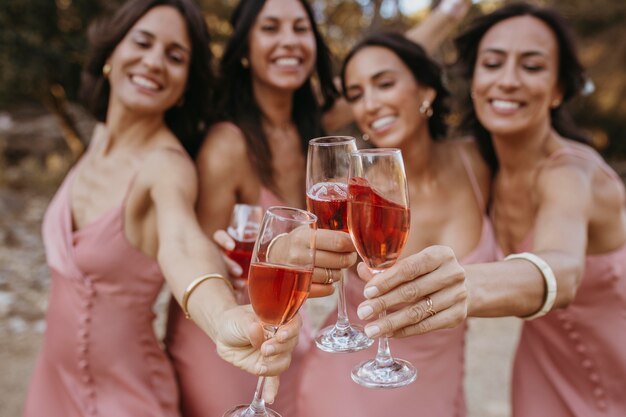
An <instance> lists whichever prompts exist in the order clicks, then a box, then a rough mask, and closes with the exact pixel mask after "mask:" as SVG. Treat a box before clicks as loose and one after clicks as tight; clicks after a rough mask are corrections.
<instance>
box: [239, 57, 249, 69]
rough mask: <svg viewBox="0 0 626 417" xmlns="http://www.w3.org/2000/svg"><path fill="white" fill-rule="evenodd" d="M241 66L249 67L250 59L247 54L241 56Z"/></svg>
mask: <svg viewBox="0 0 626 417" xmlns="http://www.w3.org/2000/svg"><path fill="white" fill-rule="evenodd" d="M241 66H242V67H244V68H248V67H249V66H250V61H248V58H246V57H245V56H242V57H241Z"/></svg>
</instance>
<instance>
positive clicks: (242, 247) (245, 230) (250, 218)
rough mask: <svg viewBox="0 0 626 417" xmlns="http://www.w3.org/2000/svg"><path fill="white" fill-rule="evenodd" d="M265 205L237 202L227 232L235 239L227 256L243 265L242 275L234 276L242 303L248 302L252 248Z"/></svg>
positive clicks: (234, 283) (234, 284)
mask: <svg viewBox="0 0 626 417" xmlns="http://www.w3.org/2000/svg"><path fill="white" fill-rule="evenodd" d="M262 219H263V207H261V206H255V205H250V204H235V206H234V207H233V213H232V215H231V220H230V225H229V226H228V229H227V230H226V232H227V233H228V235H229V236H230V237H231V238H232V239H233V240H234V242H235V247H234V248H233V249H226V250H225V251H224V252H225V253H226V256H228V257H229V258H230V259H232V260H233V261H235V262H236V263H237V264H239V266H240V267H241V271H242V273H241V276H240V277H236V278H233V279H232V281H233V286H234V287H235V289H236V294H237V301H238V302H239V303H240V304H244V303H247V302H248V288H247V284H248V271H249V270H250V261H251V259H252V249H254V242H255V241H256V237H257V235H258V233H259V227H260V226H261V220H262Z"/></svg>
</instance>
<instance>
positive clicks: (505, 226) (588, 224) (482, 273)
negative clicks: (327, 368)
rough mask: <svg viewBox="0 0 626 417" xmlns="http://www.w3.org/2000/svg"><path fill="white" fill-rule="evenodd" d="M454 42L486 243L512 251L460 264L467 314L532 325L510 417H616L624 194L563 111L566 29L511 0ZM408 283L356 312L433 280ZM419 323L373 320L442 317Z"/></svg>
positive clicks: (572, 81)
mask: <svg viewBox="0 0 626 417" xmlns="http://www.w3.org/2000/svg"><path fill="white" fill-rule="evenodd" d="M457 46H458V50H459V53H460V59H461V63H463V64H464V68H465V69H466V71H467V72H466V74H467V77H468V79H469V80H471V92H472V94H471V95H472V102H473V113H472V114H471V115H470V118H469V120H470V122H473V126H474V130H475V134H476V136H477V137H478V138H480V141H481V144H483V145H485V148H486V150H487V152H486V153H485V154H486V155H487V159H488V161H489V162H490V163H491V165H492V168H493V169H494V170H495V171H494V172H495V177H494V191H493V192H494V196H493V207H492V211H491V212H492V218H493V222H494V226H495V230H496V236H497V239H498V243H499V246H500V248H501V250H502V254H503V255H506V254H512V255H513V256H511V257H510V258H508V259H509V260H507V261H505V262H498V263H495V264H484V265H479V266H468V267H466V274H467V285H468V289H469V306H468V308H469V314H470V315H473V316H507V315H516V316H520V317H524V318H526V319H528V321H526V322H525V323H524V326H523V330H522V335H521V339H520V343H519V346H518V349H517V353H516V356H515V364H514V369H513V386H512V405H513V415H514V416H515V417H520V416H521V417H524V416H537V415H550V416H581V417H582V416H586V417H590V416H591V417H593V416H615V417H617V416H623V415H626V399H624V396H623V381H624V378H625V377H626V351H625V350H624V349H623V345H624V342H626V340H625V339H626V336H625V335H624V329H625V328H626V204H625V200H626V199H625V191H624V185H623V183H622V182H621V181H620V179H619V178H618V177H617V175H616V174H615V172H614V171H612V170H611V169H610V168H609V167H608V166H607V165H606V163H605V162H604V161H603V160H602V158H601V157H600V156H599V155H598V154H597V153H595V152H594V151H593V150H592V149H591V148H589V147H588V146H586V145H584V144H581V143H580V139H581V138H582V135H580V133H577V131H576V130H575V128H574V126H573V125H572V124H571V123H570V122H569V120H571V119H568V118H567V117H566V113H565V109H564V108H563V103H565V102H566V101H568V100H570V99H571V98H573V97H574V96H576V95H577V94H578V92H579V91H580V90H581V88H582V86H583V85H584V79H585V78H584V73H583V69H582V66H581V65H580V62H579V61H578V58H577V56H576V52H575V49H574V44H573V42H572V38H571V36H570V34H569V31H568V30H567V28H566V26H565V25H564V23H563V21H562V20H561V18H560V17H559V16H558V15H557V14H556V13H555V12H553V11H551V10H549V9H544V8H540V7H536V6H530V5H526V4H516V5H511V6H506V7H503V8H502V9H499V10H497V11H496V12H494V13H492V14H490V15H487V16H485V17H483V18H480V19H478V20H477V21H476V22H475V23H474V24H473V25H472V26H471V28H470V29H469V30H468V31H467V32H466V33H465V34H464V35H462V36H461V37H460V38H459V39H458V41H457ZM489 149H491V150H492V153H489V152H488V150H489ZM490 156H491V157H490ZM520 252H521V254H520ZM408 269H409V267H407V266H406V265H405V270H404V272H406V271H408ZM423 270H427V269H423ZM362 272H363V273H364V274H363V275H364V276H365V278H369V276H368V274H367V273H366V272H365V271H362ZM394 272H398V270H395V271H390V272H389V274H393V273H394ZM418 272H419V271H418ZM415 276H419V273H411V274H407V273H403V272H402V271H401V272H400V273H399V274H397V275H396V276H395V277H394V278H392V279H391V280H390V281H387V282H385V283H383V280H384V279H385V278H389V276H386V275H382V274H381V276H380V277H376V278H375V279H374V280H372V281H371V282H370V283H369V284H368V288H369V287H370V286H371V288H376V291H379V293H380V294H385V293H386V294H385V295H384V296H382V297H379V298H376V300H370V301H368V302H366V305H369V306H371V307H373V310H374V311H376V310H377V309H378V307H377V306H379V305H380V304H381V302H383V303H384V304H385V305H394V304H396V303H397V302H398V298H399V293H398V289H395V290H392V291H389V290H390V289H391V288H393V287H395V286H397V285H398V284H399V283H404V284H403V286H405V287H406V286H409V287H410V288H411V291H421V290H422V289H423V287H424V286H426V285H431V284H432V281H430V282H422V281H421V280H419V279H418V280H412V279H411V278H413V277H415ZM407 281H408V283H407ZM376 291H374V292H376ZM433 302H434V308H435V310H437V309H438V308H439V307H438V304H437V300H436V299H435V298H434V297H433ZM429 320H430V322H428V321H423V322H421V323H419V318H413V319H409V318H408V316H407V315H404V316H403V317H398V319H397V320H396V321H395V322H394V323H390V322H387V323H384V324H383V323H378V324H375V325H378V327H379V328H380V329H381V332H387V331H392V332H393V331H401V332H403V333H419V332H423V331H427V330H428V328H429V327H431V326H436V325H437V324H441V323H442V322H444V321H446V317H445V316H441V315H440V314H437V315H435V316H434V317H433V318H432V319H429ZM416 322H417V324H416ZM407 324H409V325H410V326H412V329H411V330H409V331H407V330H403V328H405V326H407ZM405 329H406V328H405Z"/></svg>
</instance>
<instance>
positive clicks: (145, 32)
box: [136, 29, 191, 54]
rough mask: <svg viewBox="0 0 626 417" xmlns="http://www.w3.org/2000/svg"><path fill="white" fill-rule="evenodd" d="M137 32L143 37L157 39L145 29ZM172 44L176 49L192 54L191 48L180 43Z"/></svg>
mask: <svg viewBox="0 0 626 417" xmlns="http://www.w3.org/2000/svg"><path fill="white" fill-rule="evenodd" d="M136 32H138V33H141V34H142V35H144V36H147V37H149V38H150V39H154V38H155V37H156V36H154V34H153V33H152V32H148V31H147V30H144V29H137V30H136ZM172 44H173V45H174V47H175V48H177V49H180V50H181V51H183V52H186V53H188V54H190V53H191V51H190V50H189V48H187V47H186V46H183V45H181V44H180V43H178V42H172Z"/></svg>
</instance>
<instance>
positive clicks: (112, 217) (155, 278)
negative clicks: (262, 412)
mask: <svg viewBox="0 0 626 417" xmlns="http://www.w3.org/2000/svg"><path fill="white" fill-rule="evenodd" d="M74 175H75V170H73V171H71V172H70V173H69V174H68V176H67V178H66V179H65V181H64V183H63V184H62V185H61V188H60V189H59V190H58V192H57V194H56V196H55V197H54V199H53V200H52V202H51V203H50V206H49V207H48V210H47V212H46V215H45V217H44V221H43V241H44V244H45V247H46V256H47V261H48V265H49V267H50V272H51V276H52V284H51V288H50V300H49V305H48V311H47V315H46V332H45V335H44V341H43V347H42V350H41V352H40V354H39V357H38V360H37V363H36V366H35V371H34V374H33V376H32V380H31V382H30V387H29V390H28V394H27V398H26V403H25V408H24V416H25V417H44V416H45V417H84V416H105V417H111V416H115V417H157V416H158V417H177V416H179V412H178V395H177V390H176V381H175V378H174V372H173V369H172V367H171V365H170V363H169V361H168V359H167V356H166V355H165V353H164V352H163V350H162V349H161V348H160V347H159V343H158V341H157V339H156V336H155V334H154V332H153V329H152V321H153V319H154V313H153V312H152V306H153V304H154V302H155V300H156V297H157V295H158V293H159V291H160V289H161V287H162V286H163V283H164V279H163V276H162V274H161V271H160V269H159V266H158V264H157V262H156V261H155V260H154V259H151V258H149V257H148V256H146V255H144V254H143V253H142V252H140V251H139V250H137V249H136V248H134V247H133V246H131V244H130V243H129V242H128V240H127V239H126V237H125V235H124V223H123V218H124V209H125V202H126V197H125V198H124V201H123V202H122V204H121V205H120V206H117V207H115V208H113V209H112V210H110V211H108V212H106V213H105V214H103V215H102V216H101V217H99V218H98V219H97V220H96V221H94V222H93V223H90V224H88V225H86V226H85V227H84V228H82V229H81V230H78V231H73V226H72V213H71V208H70V187H71V184H72V179H73V178H74ZM131 186H132V181H131V184H129V189H130V187H131ZM127 195H128V192H127Z"/></svg>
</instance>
